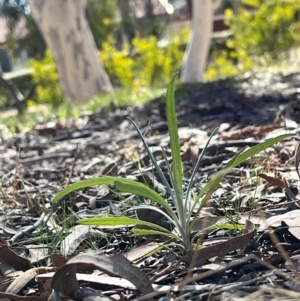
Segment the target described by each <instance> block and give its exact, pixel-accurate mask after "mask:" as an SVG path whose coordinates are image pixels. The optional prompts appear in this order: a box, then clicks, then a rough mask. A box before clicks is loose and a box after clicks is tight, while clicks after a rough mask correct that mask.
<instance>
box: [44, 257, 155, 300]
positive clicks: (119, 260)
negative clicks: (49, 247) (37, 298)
mask: <svg viewBox="0 0 300 301" xmlns="http://www.w3.org/2000/svg"><path fill="white" fill-rule="evenodd" d="M91 268H92V269H95V268H97V269H99V270H101V271H103V272H105V273H106V274H108V275H110V276H117V277H122V278H125V279H127V280H128V281H130V282H131V283H132V284H134V285H135V287H136V288H137V289H138V290H139V291H140V292H141V293H142V294H148V293H151V292H153V288H152V285H151V283H150V281H149V279H148V277H147V276H146V275H145V274H144V273H142V272H141V271H140V270H139V269H138V268H137V267H134V266H133V265H132V264H131V262H130V261H129V260H127V259H126V258H125V257H124V256H122V255H120V254H117V255H112V256H106V255H102V254H99V253H98V252H96V251H88V252H86V253H81V254H79V255H77V256H75V257H73V258H72V259H70V260H69V261H68V262H67V263H66V264H65V265H64V266H62V267H60V268H59V269H58V271H57V272H56V273H55V274H54V276H53V279H52V289H53V292H52V295H51V299H50V298H49V300H57V297H58V296H59V294H63V295H64V296H66V297H69V298H72V297H74V294H75V293H76V292H77V291H78V289H79V285H78V282H77V279H76V272H77V270H78V269H80V270H88V269H91Z"/></svg>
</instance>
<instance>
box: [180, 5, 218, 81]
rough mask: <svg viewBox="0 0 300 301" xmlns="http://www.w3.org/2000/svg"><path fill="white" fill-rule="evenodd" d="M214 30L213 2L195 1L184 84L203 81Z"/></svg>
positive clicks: (184, 68) (182, 74)
mask: <svg viewBox="0 0 300 301" xmlns="http://www.w3.org/2000/svg"><path fill="white" fill-rule="evenodd" d="M212 28H213V3H212V1H211V0H193V1H192V34H191V37H190V40H189V42H188V45H187V48H186V51H185V55H184V60H183V66H182V72H181V81H182V82H183V83H195V82H201V81H203V73H204V69H205V66H206V60H207V56H208V51H209V47H210V39H211V34H212Z"/></svg>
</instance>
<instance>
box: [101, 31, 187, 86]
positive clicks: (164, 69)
mask: <svg viewBox="0 0 300 301" xmlns="http://www.w3.org/2000/svg"><path fill="white" fill-rule="evenodd" d="M187 37H188V31H187V30H183V31H182V32H180V33H179V34H178V36H175V37H174V38H173V39H172V40H171V41H170V43H168V44H167V45H166V46H164V47H160V46H159V44H158V40H157V38H156V37H155V36H150V37H147V38H134V39H133V40H132V46H133V47H134V51H133V52H132V51H131V47H130V45H129V44H124V45H123V48H122V49H121V50H118V49H116V48H115V47H114V45H113V44H111V43H108V42H106V43H104V44H103V47H102V50H101V51H100V57H101V60H102V61H103V64H104V67H105V69H106V71H107V73H108V75H109V77H110V79H111V80H112V81H113V82H114V83H115V84H117V85H121V86H122V87H124V88H130V89H133V90H137V89H138V88H141V87H149V86H151V87H153V86H156V87H161V86H162V85H165V84H166V83H167V81H168V80H169V78H170V77H171V75H172V74H174V72H175V71H177V70H179V69H180V65H181V61H182V58H183V54H184V47H182V46H183V44H184V43H185V42H186V40H187Z"/></svg>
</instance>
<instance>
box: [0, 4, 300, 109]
mask: <svg viewBox="0 0 300 301" xmlns="http://www.w3.org/2000/svg"><path fill="white" fill-rule="evenodd" d="M149 3H151V1H144V4H143V5H144V6H143V7H142V8H141V9H143V10H144V13H145V16H146V17H145V18H143V19H142V20H141V19H138V18H137V17H136V16H135V14H134V12H133V11H132V7H130V6H129V5H128V1H121V0H88V1H87V8H86V16H87V19H88V22H89V24H90V27H91V31H92V34H93V36H94V38H95V41H96V44H97V47H98V49H99V55H100V57H101V59H102V61H103V64H104V66H105V69H106V71H107V73H108V75H109V77H110V79H111V81H112V82H113V84H114V86H115V87H119V88H121V89H126V90H127V91H129V92H138V91H139V90H141V89H145V88H161V87H164V86H165V85H166V83H167V82H168V81H169V79H170V78H171V76H172V74H173V73H174V72H175V71H177V70H180V66H181V63H182V58H183V54H184V50H185V46H186V43H187V40H188V36H189V28H183V29H182V30H181V31H180V32H178V33H177V34H176V35H174V36H172V37H171V38H169V39H168V41H167V42H166V41H164V42H163V43H162V41H161V36H162V33H163V32H164V30H165V28H166V26H167V22H166V20H164V19H163V18H157V17H155V15H154V13H153V7H151V6H149ZM147 5H148V6H147ZM0 7H1V14H2V15H3V16H5V17H7V18H8V20H9V28H10V30H9V33H8V36H7V38H8V39H7V41H8V43H7V44H6V46H5V47H7V48H8V49H9V51H10V52H11V53H12V52H15V51H17V49H19V48H20V47H25V48H26V50H27V53H28V55H29V57H30V60H29V63H28V67H29V68H31V69H30V70H32V73H30V74H29V75H27V76H26V77H25V78H24V76H23V78H22V85H21V86H22V87H21V89H24V90H26V85H28V86H27V88H28V87H29V86H30V84H31V83H32V82H33V83H35V84H36V93H35V96H34V99H33V100H34V101H35V102H38V103H48V104H51V105H53V106H58V105H60V104H61V103H62V102H63V96H62V93H61V90H60V87H59V84H58V74H57V72H56V67H55V64H54V62H53V60H52V57H51V53H50V52H49V51H48V50H47V49H46V46H45V42H44V40H43V38H42V36H41V34H40V33H39V30H38V28H37V26H36V24H35V23H34V22H33V19H32V17H31V15H30V10H29V7H28V5H27V3H26V1H25V0H15V1H11V0H2V1H1V0H0ZM116 11H118V14H116ZM299 12H300V0H277V1H275V0H241V1H240V6H239V11H238V14H235V13H234V12H233V10H232V9H226V10H225V22H226V24H227V25H228V26H229V28H230V31H231V35H230V36H228V37H226V38H216V39H215V40H214V42H213V45H212V49H211V52H210V57H209V63H208V67H207V70H206V73H205V79H206V80H214V79H217V78H223V77H228V76H234V75H237V74H241V73H243V72H245V71H247V70H249V69H251V68H253V66H254V65H257V64H272V62H277V61H278V60H279V59H282V58H284V57H286V56H288V53H289V50H290V49H291V48H297V47H299V42H300V41H299V40H300V39H299V38H300V34H299V32H300V23H299ZM21 18H25V25H26V28H27V30H28V34H27V35H26V37H25V38H24V39H16V38H15V37H14V34H13V33H14V28H15V27H16V26H17V23H18V22H19V21H20V19H21ZM14 80H15V81H16V84H17V85H19V84H20V83H19V82H20V81H19V82H18V79H17V78H16V79H14ZM24 85H25V87H24ZM3 97H8V96H7V95H6V93H5V92H4V91H3V89H2V88H1V90H0V103H3V101H2V99H3Z"/></svg>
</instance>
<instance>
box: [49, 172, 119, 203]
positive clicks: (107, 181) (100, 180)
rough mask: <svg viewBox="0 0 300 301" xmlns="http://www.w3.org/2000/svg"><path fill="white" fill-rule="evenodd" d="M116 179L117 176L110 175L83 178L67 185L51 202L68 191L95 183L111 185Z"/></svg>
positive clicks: (56, 200) (57, 199)
mask: <svg viewBox="0 0 300 301" xmlns="http://www.w3.org/2000/svg"><path fill="white" fill-rule="evenodd" d="M116 179H119V178H118V177H110V176H105V177H100V178H93V179H88V180H84V181H81V182H77V183H74V184H71V185H69V186H68V187H66V188H65V189H63V190H61V191H60V192H59V193H58V194H57V195H56V196H55V197H54V198H53V199H52V202H53V203H57V202H58V201H59V200H60V199H62V198H63V197H64V196H66V195H68V194H69V193H71V192H73V191H76V190H79V189H82V188H86V187H91V186H96V185H113V184H114V181H115V180H116Z"/></svg>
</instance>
